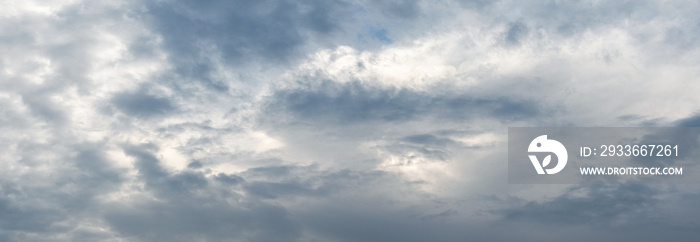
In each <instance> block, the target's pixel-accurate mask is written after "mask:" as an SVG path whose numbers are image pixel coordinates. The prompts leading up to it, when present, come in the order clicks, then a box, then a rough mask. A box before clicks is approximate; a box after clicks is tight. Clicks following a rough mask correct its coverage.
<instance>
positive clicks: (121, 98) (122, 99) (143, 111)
mask: <svg viewBox="0 0 700 242" xmlns="http://www.w3.org/2000/svg"><path fill="white" fill-rule="evenodd" d="M111 103H112V104H113V105H114V106H115V107H116V108H117V109H119V110H120V111H122V112H124V113H125V114H127V115H130V116H135V117H139V118H149V117H155V116H161V115H164V114H168V113H172V112H174V111H176V110H177V108H176V107H175V105H174V104H173V103H172V101H171V100H170V99H167V98H162V97H156V96H153V95H151V94H148V93H146V92H145V91H144V90H140V91H138V92H126V93H119V94H116V95H115V96H114V97H112V99H111Z"/></svg>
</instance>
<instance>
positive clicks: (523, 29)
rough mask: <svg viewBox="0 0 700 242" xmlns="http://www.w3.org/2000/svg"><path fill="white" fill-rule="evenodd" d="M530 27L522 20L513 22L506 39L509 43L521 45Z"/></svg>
mask: <svg viewBox="0 0 700 242" xmlns="http://www.w3.org/2000/svg"><path fill="white" fill-rule="evenodd" d="M529 31H530V29H529V28H528V27H527V25H525V24H524V23H522V22H515V23H511V24H510V26H509V27H508V31H507V32H506V36H505V40H506V43H507V44H509V45H519V44H520V42H521V41H522V40H523V38H525V37H527V34H528V32H529Z"/></svg>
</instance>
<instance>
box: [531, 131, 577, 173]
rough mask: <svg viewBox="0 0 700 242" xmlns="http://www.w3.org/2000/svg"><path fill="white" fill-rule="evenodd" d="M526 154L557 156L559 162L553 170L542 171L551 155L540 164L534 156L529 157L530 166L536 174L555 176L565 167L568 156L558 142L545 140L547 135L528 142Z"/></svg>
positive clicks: (550, 159)
mask: <svg viewBox="0 0 700 242" xmlns="http://www.w3.org/2000/svg"><path fill="white" fill-rule="evenodd" d="M527 151H528V152H550V153H554V155H556V156H557V159H558V160H559V162H557V165H556V166H554V167H553V168H549V169H544V168H545V167H547V165H549V162H550V161H552V155H548V156H547V157H545V158H544V160H542V163H540V161H539V160H537V157H536V156H535V155H529V157H530V161H531V162H532V165H533V166H535V170H537V174H557V173H559V172H560V171H561V170H562V169H564V167H565V166H566V161H567V160H568V159H569V154H568V153H567V152H566V148H565V147H564V145H562V144H561V143H559V141H556V140H553V139H547V135H540V136H538V137H537V138H535V139H533V140H532V142H530V147H528V148H527Z"/></svg>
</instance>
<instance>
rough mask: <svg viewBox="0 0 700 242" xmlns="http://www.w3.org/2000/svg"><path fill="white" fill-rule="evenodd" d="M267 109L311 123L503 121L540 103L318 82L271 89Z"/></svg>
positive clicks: (533, 112) (528, 114)
mask: <svg viewBox="0 0 700 242" xmlns="http://www.w3.org/2000/svg"><path fill="white" fill-rule="evenodd" d="M266 109H267V110H266V112H267V113H268V114H269V115H270V116H271V117H275V119H276V120H284V118H283V117H279V114H286V113H288V114H290V115H292V117H294V120H305V121H307V122H312V123H329V124H331V123H332V124H344V123H357V122H374V121H383V122H403V121H408V120H415V119H421V118H425V117H428V116H432V117H439V118H444V119H448V120H468V119H470V118H472V117H492V118H495V119H500V120H503V121H516V120H522V119H528V118H533V117H536V116H537V115H539V113H541V112H542V109H543V107H541V106H540V105H539V104H538V101H536V100H525V99H518V98H515V97H498V96H497V97H480V96H476V95H474V96H471V95H468V94H464V95H459V96H449V95H447V96H444V95H435V94H427V93H420V92H416V91H411V90H407V89H397V88H378V87H368V86H365V85H362V84H360V83H359V82H350V83H343V84H339V83H335V82H331V81H325V82H323V83H322V84H321V85H320V86H319V87H318V88H311V87H307V88H299V89H292V90H282V91H278V92H277V93H275V94H274V95H273V96H272V97H271V100H270V101H269V105H268V106H267V108H266Z"/></svg>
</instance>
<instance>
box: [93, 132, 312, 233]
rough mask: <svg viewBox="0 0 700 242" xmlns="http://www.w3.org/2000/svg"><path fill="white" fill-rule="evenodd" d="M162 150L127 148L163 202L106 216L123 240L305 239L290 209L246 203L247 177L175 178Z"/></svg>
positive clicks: (122, 207) (116, 207) (142, 202)
mask: <svg viewBox="0 0 700 242" xmlns="http://www.w3.org/2000/svg"><path fill="white" fill-rule="evenodd" d="M157 149H158V147H156V146H154V145H148V144H146V145H140V146H133V145H126V146H125V147H124V151H125V153H126V154H127V155H129V156H132V157H134V158H135V159H136V161H135V167H136V168H137V170H138V172H139V179H140V180H142V181H143V182H145V184H146V192H149V193H151V194H153V195H155V196H156V197H157V198H158V200H151V199H146V198H140V199H137V200H134V201H132V202H130V203H117V204H110V205H109V206H110V208H111V209H110V210H109V211H106V212H105V215H104V216H105V219H106V221H107V222H108V223H109V224H110V226H111V227H112V228H114V229H115V230H116V231H117V232H119V234H120V235H122V236H124V237H125V238H130V239H132V240H138V241H151V240H171V241H191V240H207V241H231V240H253V241H279V240H286V241H295V240H296V238H298V237H299V236H300V227H299V225H297V224H295V223H293V222H292V221H291V220H290V218H289V214H288V212H287V211H286V209H285V208H283V207H280V206H276V205H272V204H266V203H265V202H261V201H256V200H250V199H245V198H244V197H241V196H240V195H239V192H241V191H238V189H239V188H238V184H241V183H244V182H245V181H244V180H243V179H242V178H241V177H239V176H236V175H233V174H217V175H213V176H212V177H211V178H207V177H206V176H205V173H201V172H190V171H184V172H180V173H174V174H173V173H169V172H167V171H166V170H165V169H164V168H163V167H162V166H161V164H160V160H159V159H158V158H156V157H155V156H154V155H153V153H152V152H153V151H155V150H157ZM211 179H213V180H216V181H219V182H212V181H210V180H211ZM234 198H237V199H234ZM232 199H233V200H232Z"/></svg>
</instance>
